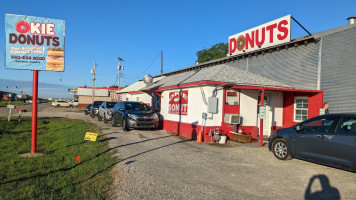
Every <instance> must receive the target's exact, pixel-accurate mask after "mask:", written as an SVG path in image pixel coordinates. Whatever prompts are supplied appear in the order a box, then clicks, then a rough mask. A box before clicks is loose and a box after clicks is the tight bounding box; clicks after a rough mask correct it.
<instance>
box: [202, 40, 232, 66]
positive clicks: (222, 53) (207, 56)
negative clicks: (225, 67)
mask: <svg viewBox="0 0 356 200" xmlns="http://www.w3.org/2000/svg"><path fill="white" fill-rule="evenodd" d="M228 48H229V45H228V43H219V44H215V45H213V46H212V47H210V49H203V50H200V51H198V52H197V54H196V55H197V57H198V59H197V61H198V62H199V63H203V62H206V61H209V60H214V59H218V58H223V57H226V54H227V52H228Z"/></svg>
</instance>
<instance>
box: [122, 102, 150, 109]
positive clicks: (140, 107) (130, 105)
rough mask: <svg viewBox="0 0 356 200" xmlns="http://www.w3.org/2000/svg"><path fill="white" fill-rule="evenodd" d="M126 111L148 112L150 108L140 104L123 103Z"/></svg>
mask: <svg viewBox="0 0 356 200" xmlns="http://www.w3.org/2000/svg"><path fill="white" fill-rule="evenodd" d="M125 109H126V110H131V111H132V110H133V111H149V110H150V108H149V107H148V106H146V105H145V104H140V103H125Z"/></svg>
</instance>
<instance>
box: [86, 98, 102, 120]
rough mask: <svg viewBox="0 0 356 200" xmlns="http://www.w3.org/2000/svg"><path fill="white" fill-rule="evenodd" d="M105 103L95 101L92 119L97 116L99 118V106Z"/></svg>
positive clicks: (91, 114)
mask: <svg viewBox="0 0 356 200" xmlns="http://www.w3.org/2000/svg"><path fill="white" fill-rule="evenodd" d="M103 102H104V101H93V103H92V104H91V107H90V112H89V113H90V117H92V118H94V117H95V116H98V113H99V106H100V105H101V104H102V103H103Z"/></svg>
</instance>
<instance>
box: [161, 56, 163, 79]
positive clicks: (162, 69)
mask: <svg viewBox="0 0 356 200" xmlns="http://www.w3.org/2000/svg"><path fill="white" fill-rule="evenodd" d="M161 76H163V52H162V51H161Z"/></svg>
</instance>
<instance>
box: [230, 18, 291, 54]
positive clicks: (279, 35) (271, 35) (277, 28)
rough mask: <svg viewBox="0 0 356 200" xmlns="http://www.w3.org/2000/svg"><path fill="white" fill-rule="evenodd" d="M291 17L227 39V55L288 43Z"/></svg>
mask: <svg viewBox="0 0 356 200" xmlns="http://www.w3.org/2000/svg"><path fill="white" fill-rule="evenodd" d="M290 19H291V15H287V16H285V17H282V18H279V19H276V20H274V21H271V22H268V23H266V24H263V25H260V26H258V27H255V28H252V29H249V30H247V31H244V32H241V33H238V34H235V35H232V36H230V37H229V53H228V55H230V56H233V55H238V54H241V53H246V52H249V51H254V50H258V49H262V48H266V47H270V46H275V45H278V44H282V43H285V42H290V27H291V26H290V21H291V20H290Z"/></svg>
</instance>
